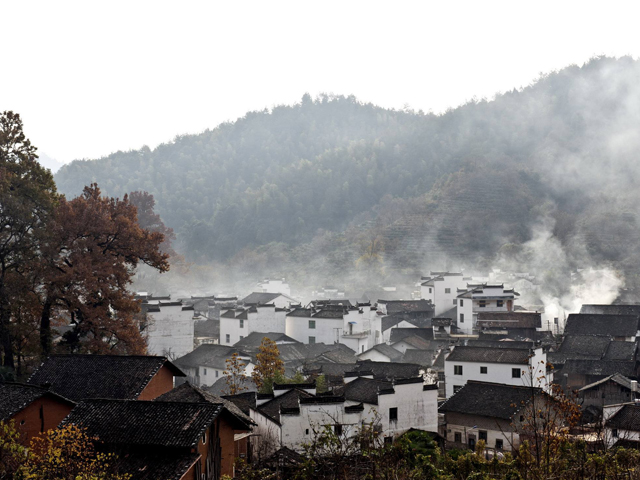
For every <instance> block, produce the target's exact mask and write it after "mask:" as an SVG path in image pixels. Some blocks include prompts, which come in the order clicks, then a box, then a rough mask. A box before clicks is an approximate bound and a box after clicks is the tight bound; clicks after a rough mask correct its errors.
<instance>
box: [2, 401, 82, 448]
mask: <svg viewBox="0 0 640 480" xmlns="http://www.w3.org/2000/svg"><path fill="white" fill-rule="evenodd" d="M41 407H42V413H43V419H44V422H42V419H41V418H40V408H41ZM72 408H73V407H72V406H71V405H67V404H66V403H61V402H58V401H56V400H53V399H51V398H47V397H46V396H45V397H42V398H39V399H38V400H36V401H35V402H33V403H31V405H29V406H27V407H26V408H24V409H23V410H21V411H20V412H18V413H17V414H15V415H14V416H13V421H14V422H15V425H16V428H17V430H18V432H20V442H21V443H23V444H25V445H28V444H29V442H30V441H31V439H32V438H33V437H35V436H36V435H39V434H40V433H42V432H46V431H47V430H51V429H54V428H56V427H57V426H58V425H59V424H60V422H62V420H63V419H64V417H66V416H67V415H69V413H70V412H71V410H72ZM43 423H44V429H42V426H43Z"/></svg>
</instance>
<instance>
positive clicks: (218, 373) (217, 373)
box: [216, 370, 220, 378]
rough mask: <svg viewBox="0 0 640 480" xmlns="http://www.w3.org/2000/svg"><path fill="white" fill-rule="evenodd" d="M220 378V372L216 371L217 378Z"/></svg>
mask: <svg viewBox="0 0 640 480" xmlns="http://www.w3.org/2000/svg"><path fill="white" fill-rule="evenodd" d="M219 376H220V370H216V378H218V377H219Z"/></svg>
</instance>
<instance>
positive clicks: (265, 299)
mask: <svg viewBox="0 0 640 480" xmlns="http://www.w3.org/2000/svg"><path fill="white" fill-rule="evenodd" d="M281 295H282V294H281V293H265V292H253V293H250V294H249V295H247V296H246V297H244V298H243V299H242V300H240V303H244V304H245V305H246V304H265V303H271V302H273V301H274V300H275V299H276V298H278V297H279V296H281Z"/></svg>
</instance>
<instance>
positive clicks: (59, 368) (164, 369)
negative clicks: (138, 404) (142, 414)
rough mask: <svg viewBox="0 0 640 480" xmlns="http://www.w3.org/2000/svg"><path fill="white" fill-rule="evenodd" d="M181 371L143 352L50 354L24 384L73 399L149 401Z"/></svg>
mask: <svg viewBox="0 0 640 480" xmlns="http://www.w3.org/2000/svg"><path fill="white" fill-rule="evenodd" d="M184 376H185V374H184V373H183V372H182V370H180V369H179V368H178V367H177V366H176V365H174V364H173V363H172V362H170V361H169V360H167V358H166V357H153V356H145V355H80V354H72V355H51V356H49V357H47V359H46V360H45V361H44V362H43V363H42V364H41V365H40V366H39V367H38V368H37V369H36V371H35V372H33V374H32V375H31V377H29V380H28V383H29V384H30V385H36V386H47V387H48V388H49V389H50V390H51V391H52V392H55V393H57V394H58V395H61V396H62V397H65V398H68V399H70V400H73V401H75V402H79V401H80V400H84V399H86V398H114V399H126V400H153V399H154V398H156V397H159V396H160V395H162V394H163V393H166V392H168V391H169V390H171V389H172V388H173V386H174V378H176V377H184Z"/></svg>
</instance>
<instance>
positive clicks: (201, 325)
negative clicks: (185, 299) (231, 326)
mask: <svg viewBox="0 0 640 480" xmlns="http://www.w3.org/2000/svg"><path fill="white" fill-rule="evenodd" d="M193 336H194V337H213V338H219V337H220V320H214V319H209V320H204V321H197V322H195V323H194V325H193Z"/></svg>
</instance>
